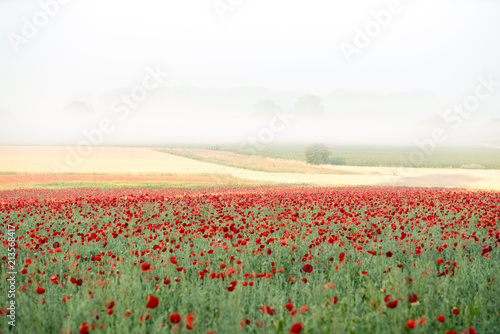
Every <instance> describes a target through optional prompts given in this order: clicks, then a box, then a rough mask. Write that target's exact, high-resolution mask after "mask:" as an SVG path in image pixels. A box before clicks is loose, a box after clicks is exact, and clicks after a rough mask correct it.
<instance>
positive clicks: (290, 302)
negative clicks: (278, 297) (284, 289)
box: [285, 300, 293, 312]
mask: <svg viewBox="0 0 500 334" xmlns="http://www.w3.org/2000/svg"><path fill="white" fill-rule="evenodd" d="M285 308H286V309H287V310H288V311H289V312H292V310H293V304H292V301H291V300H289V301H288V303H286V305H285Z"/></svg>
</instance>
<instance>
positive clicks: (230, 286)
mask: <svg viewBox="0 0 500 334" xmlns="http://www.w3.org/2000/svg"><path fill="white" fill-rule="evenodd" d="M236 284H238V281H232V282H230V283H229V286H228V287H227V291H229V292H231V291H233V290H234V288H235V287H236Z"/></svg>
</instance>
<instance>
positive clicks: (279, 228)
mask: <svg viewBox="0 0 500 334" xmlns="http://www.w3.org/2000/svg"><path fill="white" fill-rule="evenodd" d="M498 203H499V198H498V194H492V193H486V192H481V193H472V192H459V191H442V190H416V189H389V188H381V189H377V188H356V189H352V188H345V189H333V190H332V189H330V190H327V189H319V188H308V189H296V190H293V191H290V190H289V189H283V190H279V189H278V190H277V189H275V188H272V189H271V188H270V189H267V190H259V191H255V192H250V193H245V194H226V195H217V196H211V195H210V194H208V195H207V196H197V197H191V196H182V197H179V198H175V199H169V200H165V196H163V195H161V196H157V197H148V198H144V197H141V198H137V197H133V196H132V197H131V198H128V199H122V198H120V199H116V198H108V197H95V198H88V199H84V200H82V199H72V200H68V201H56V200H47V201H44V202H36V201H27V202H25V203H23V202H20V203H16V205H7V204H6V205H4V206H3V207H2V208H3V210H2V211H0V221H4V222H5V221H7V220H8V223H9V224H11V225H16V226H17V229H16V230H15V232H12V233H13V234H15V236H16V237H17V238H18V239H17V240H18V245H19V248H18V249H16V252H17V257H16V264H15V266H16V267H17V271H18V274H17V275H16V298H15V301H16V310H15V311H16V327H8V325H7V321H9V319H8V318H7V317H6V316H2V317H0V328H1V330H2V333H6V332H7V333H9V332H11V333H40V334H44V333H69V330H71V332H72V333H79V332H80V333H84V332H82V331H80V329H81V328H82V323H83V324H84V325H85V326H89V327H91V326H95V330H91V331H89V333H131V334H133V333H171V332H177V333H180V332H181V333H186V332H189V333H201V334H206V333H207V332H209V331H215V333H217V334H225V333H234V334H239V333H242V334H243V333H270V334H274V333H279V334H287V333H290V328H291V327H292V325H293V324H297V323H301V324H302V328H303V329H302V331H301V334H306V333H307V334H311V333H314V334H316V333H318V334H322V333H325V334H327V333H353V334H354V333H418V334H423V333H440V334H442V333H445V332H446V331H448V330H457V331H458V332H460V331H461V330H462V329H464V328H468V327H469V326H474V327H475V329H476V330H477V331H478V332H479V333H490V332H492V333H499V332H500V314H499V312H500V299H499V298H498V296H499V294H500V284H499V282H498V280H499V279H500V276H499V275H500V267H499V262H498V261H497V259H498V257H499V256H500V253H499V248H498V247H495V248H493V250H492V251H491V252H490V254H489V256H490V257H489V258H488V257H485V256H482V255H481V253H482V250H483V249H484V248H485V247H484V246H482V245H483V244H487V245H494V239H495V237H493V235H492V234H491V233H495V232H496V231H498V222H499V220H498V218H499V217H498V216H497V215H494V213H493V212H492V211H491V207H492V206H494V205H496V206H498ZM490 215H492V216H491V217H492V218H491V219H485V218H486V217H490ZM423 217H426V218H425V219H424V218H423ZM427 217H429V219H427ZM462 217H468V218H466V219H462ZM377 229H378V230H380V232H378V230H377ZM455 231H457V233H454V232H455ZM490 231H491V233H490ZM2 232H3V234H2V235H0V241H1V242H0V244H1V245H2V246H0V249H1V250H2V251H3V254H7V253H8V252H7V247H6V246H5V245H6V244H7V241H6V239H7V238H8V237H9V234H8V233H9V231H7V227H6V226H5V225H4V230H3V231H2ZM403 232H406V233H407V236H406V237H405V238H404V239H403V238H401V237H400V236H401V235H402V233H403ZM21 236H22V238H21ZM330 236H334V237H335V239H333V241H332V242H329V240H330V239H329V238H330ZM476 238H477V239H476ZM483 238H485V239H484V240H485V241H483ZM364 240H366V241H367V242H366V243H364V249H363V250H359V249H358V248H357V247H356V246H359V245H360V244H361V245H363V242H364ZM283 241H285V242H284V243H283ZM243 242H244V243H243ZM421 244H422V245H423V246H422V249H421V253H419V254H418V255H417V254H416V247H417V248H418V247H419V246H418V245H421ZM444 244H447V245H446V246H444ZM57 248H61V251H58V250H57ZM368 250H375V251H376V255H372V254H370V253H368ZM389 251H390V252H392V253H393V256H392V257H389V256H387V252H389ZM342 253H344V254H345V258H344V260H342V261H341V260H340V257H341V256H342ZM97 256H99V258H98V259H97V258H96V257H97ZM28 258H29V259H30V260H28ZM440 258H442V259H444V261H448V260H449V261H450V263H449V264H446V263H440V262H439V260H438V259H440ZM455 261H456V264H452V263H453V262H455ZM25 263H26V265H25ZM146 263H148V264H150V265H151V267H149V268H146V269H143V268H142V265H144V264H146ZM222 264H224V265H225V266H222ZM305 264H310V265H311V266H312V267H313V270H312V272H306V271H305V270H304V269H303V266H304V265H305ZM398 265H400V266H401V267H398ZM228 268H233V269H234V273H232V274H231V275H229V274H227V273H228V272H229V271H228ZM273 268H274V269H275V271H273ZM387 268H392V270H391V271H387ZM445 268H448V269H449V270H450V273H449V274H444V275H438V273H439V272H444V270H445ZM23 269H24V270H25V272H24V273H22V272H21V270H23ZM452 269H453V270H454V271H453V275H452V274H451V270H452ZM204 270H206V272H205V271H204ZM7 271H8V270H7V266H2V267H0V273H1V275H2V277H5V276H6V272H7ZM364 271H366V272H365V273H363V272H364ZM424 271H425V274H424ZM200 272H204V274H203V275H200ZM212 273H213V274H215V276H216V277H212ZM221 273H226V274H225V275H224V276H223V275H220V274H221ZM271 273H272V274H271ZM217 274H219V276H218V277H217ZM249 274H250V276H249ZM264 274H268V276H267V277H266V276H257V275H264ZM53 275H57V276H56V279H55V283H54V281H52V282H51V278H50V277H53ZM200 276H203V277H200ZM290 277H291V278H292V279H290ZM493 278H496V281H495V280H494V279H493ZM71 279H76V280H78V279H81V280H82V281H81V285H77V284H75V283H72V282H71ZM232 281H236V282H237V283H236V286H235V287H234V290H232V291H230V289H228V288H229V287H230V286H232V284H231V283H230V282H232ZM250 282H252V283H251V284H250ZM333 283H334V285H332V284H333ZM327 284H330V285H329V286H327ZM325 286H326V287H325ZM8 288H9V284H1V285H0V295H1V296H4V297H3V298H4V300H3V304H2V306H4V305H5V304H6V302H7V292H8ZM39 288H42V289H43V290H40V289H39ZM410 294H415V295H417V296H418V301H417V302H413V303H411V302H410V301H409V299H408V296H409V295H410ZM151 295H153V296H154V297H156V298H158V304H157V305H155V306H154V307H152V308H147V300H149V299H151V297H150V296H151ZM388 295H390V296H389V297H386V296H388ZM384 297H386V298H388V300H390V301H394V300H398V303H397V305H396V307H395V308H389V307H388V306H387V304H386V301H385V300H384ZM335 298H336V299H335ZM399 298H400V299H399ZM110 301H113V302H114V306H112V307H111V308H110V307H106V304H107V303H108V302H110ZM289 301H291V303H292V304H293V306H292V307H291V308H292V309H293V310H295V313H294V314H293V315H292V313H291V312H290V311H288V310H287V309H286V308H285V305H287V303H288V302H289ZM262 306H264V310H266V307H265V306H269V309H270V310H272V312H271V313H272V314H269V313H268V312H267V311H265V312H262V308H261V307H262ZM454 308H458V309H459V311H460V312H459V314H457V315H454V314H452V310H453V309H454ZM109 309H112V311H111V314H110V311H109ZM126 312H130V313H131V314H130V315H129V316H126V315H125V314H126ZM174 313H179V314H180V316H181V320H182V322H181V323H180V324H179V327H177V325H176V324H173V323H171V321H170V315H173V314H174ZM147 314H149V316H150V318H149V319H147V320H146V319H145V316H146V315H147ZM187 314H195V315H196V316H195V317H194V321H193V323H192V325H194V327H193V329H192V330H187V329H186V327H185V326H186V325H187V317H186V316H187ZM440 314H442V315H445V317H446V320H445V322H443V323H441V322H438V321H437V320H436V317H437V316H438V315H440ZM141 316H142V320H141ZM421 317H424V318H425V320H426V322H425V324H422V325H417V327H416V328H415V329H414V330H409V329H408V328H407V326H406V323H407V321H408V320H410V319H421ZM245 319H249V323H247V322H246V321H245ZM240 323H242V325H240ZM100 327H102V328H100ZM181 328H182V331H181V330H180V329H181Z"/></svg>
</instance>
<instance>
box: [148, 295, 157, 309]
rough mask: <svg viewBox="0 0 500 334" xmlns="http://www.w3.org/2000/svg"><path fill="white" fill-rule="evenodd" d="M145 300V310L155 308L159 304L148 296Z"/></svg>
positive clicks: (155, 299)
mask: <svg viewBox="0 0 500 334" xmlns="http://www.w3.org/2000/svg"><path fill="white" fill-rule="evenodd" d="M146 300H147V301H148V302H147V304H146V308H155V307H156V306H158V303H159V302H160V300H159V299H158V298H157V297H155V296H153V295H149V296H148V297H146Z"/></svg>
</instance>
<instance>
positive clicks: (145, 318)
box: [139, 313, 151, 322]
mask: <svg viewBox="0 0 500 334" xmlns="http://www.w3.org/2000/svg"><path fill="white" fill-rule="evenodd" d="M150 316H151V314H149V313H143V314H141V317H140V318H139V320H140V321H141V322H144V321H146V320H148V319H149V317H150Z"/></svg>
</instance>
